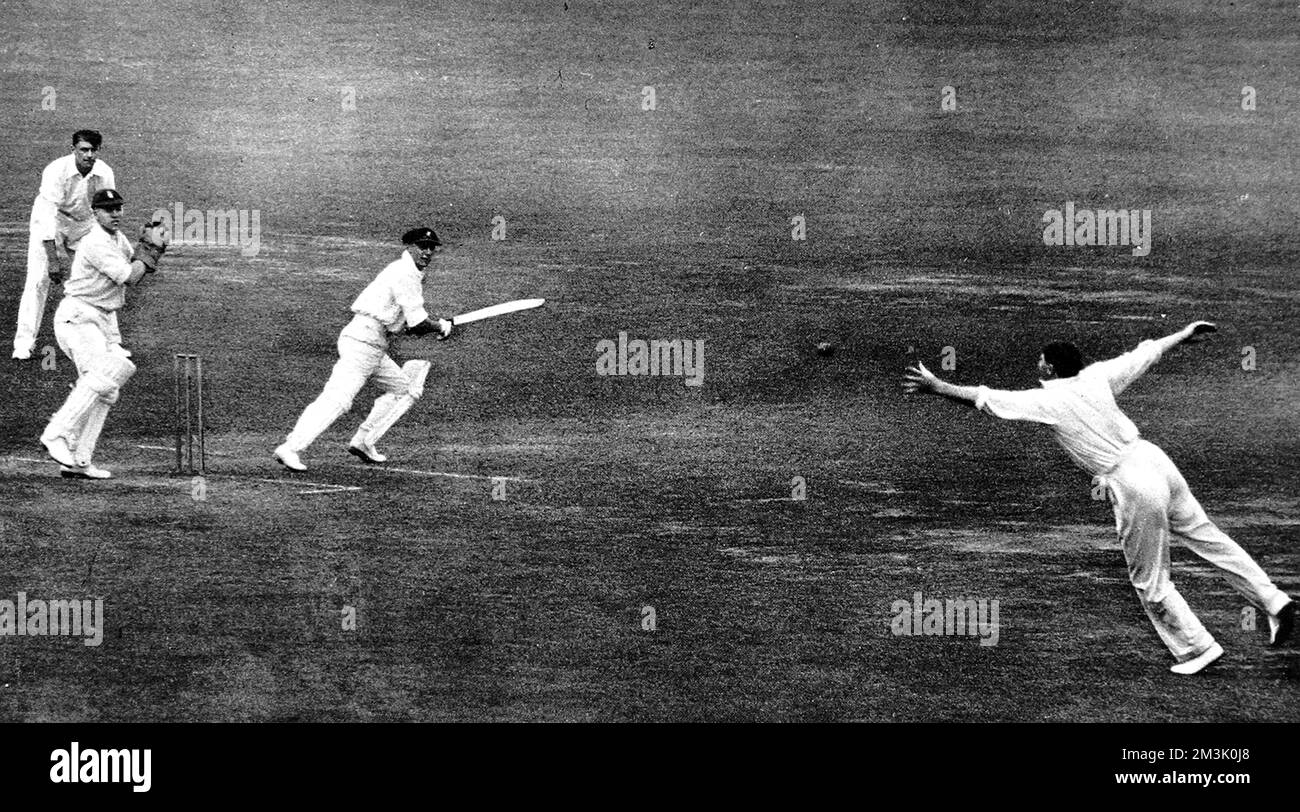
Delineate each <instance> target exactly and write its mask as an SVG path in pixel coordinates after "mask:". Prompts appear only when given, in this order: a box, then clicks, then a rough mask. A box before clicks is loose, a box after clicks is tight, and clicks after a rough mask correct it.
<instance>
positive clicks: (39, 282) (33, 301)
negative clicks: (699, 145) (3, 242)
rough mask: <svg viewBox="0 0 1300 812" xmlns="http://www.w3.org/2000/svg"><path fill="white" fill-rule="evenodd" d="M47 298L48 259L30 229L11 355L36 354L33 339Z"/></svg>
mask: <svg viewBox="0 0 1300 812" xmlns="http://www.w3.org/2000/svg"><path fill="white" fill-rule="evenodd" d="M49 295H50V267H49V258H48V257H46V255H45V246H44V244H42V243H41V241H40V240H38V239H36V233H35V231H34V230H33V231H32V232H31V233H30V234H29V236H28V238H27V282H26V283H25V284H24V285H23V296H22V299H21V300H19V302H18V325H17V327H15V328H14V352H19V353H32V352H35V351H36V336H37V335H38V334H39V333H40V332H41V319H42V318H44V316H45V301H46V299H47V298H49Z"/></svg>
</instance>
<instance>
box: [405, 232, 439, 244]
mask: <svg viewBox="0 0 1300 812" xmlns="http://www.w3.org/2000/svg"><path fill="white" fill-rule="evenodd" d="M402 245H442V240H440V239H438V235H437V234H435V233H433V229H431V228H413V229H411V230H410V231H408V232H406V233H405V234H403V235H402Z"/></svg>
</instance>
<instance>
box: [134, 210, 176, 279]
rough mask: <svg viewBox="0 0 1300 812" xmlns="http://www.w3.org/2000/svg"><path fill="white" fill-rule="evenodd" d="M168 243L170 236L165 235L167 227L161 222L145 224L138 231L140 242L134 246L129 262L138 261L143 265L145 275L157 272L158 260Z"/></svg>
mask: <svg viewBox="0 0 1300 812" xmlns="http://www.w3.org/2000/svg"><path fill="white" fill-rule="evenodd" d="M169 242H171V236H170V235H169V234H168V233H167V226H166V225H165V224H163V222H162V221H161V220H154V221H153V222H150V223H145V224H144V226H143V227H142V228H141V229H140V241H139V242H137V243H136V244H135V252H134V253H132V254H131V261H132V262H135V261H136V260H140V262H142V263H143V264H144V269H145V273H153V272H154V271H157V270H158V260H159V259H160V258H162V255H163V252H164V251H166V250H167V244H168V243H169Z"/></svg>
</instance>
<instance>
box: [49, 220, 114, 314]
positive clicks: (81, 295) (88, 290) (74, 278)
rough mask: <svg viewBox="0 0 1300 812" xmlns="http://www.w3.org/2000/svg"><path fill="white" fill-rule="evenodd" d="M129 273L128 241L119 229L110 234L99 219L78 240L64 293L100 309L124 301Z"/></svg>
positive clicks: (109, 309)
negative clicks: (100, 223) (79, 241)
mask: <svg viewBox="0 0 1300 812" xmlns="http://www.w3.org/2000/svg"><path fill="white" fill-rule="evenodd" d="M130 277H131V243H130V241H128V240H127V238H126V237H125V236H123V234H122V232H121V231H117V232H114V233H112V234H110V233H109V232H108V231H107V230H106V229H105V228H104V227H103V226H101V225H99V224H98V223H96V224H95V227H94V228H92V229H91V230H90V233H89V234H87V235H86V236H85V237H84V238H82V240H81V245H80V246H79V247H78V248H77V256H76V258H75V259H73V260H72V271H71V273H69V274H68V281H67V282H64V283H63V294H64V295H65V296H71V297H75V298H77V299H80V300H81V301H83V302H85V303H86V304H89V305H94V306H95V307H97V308H99V309H100V310H105V311H113V310H119V309H121V307H122V305H124V304H126V280H127V279H129V278H130Z"/></svg>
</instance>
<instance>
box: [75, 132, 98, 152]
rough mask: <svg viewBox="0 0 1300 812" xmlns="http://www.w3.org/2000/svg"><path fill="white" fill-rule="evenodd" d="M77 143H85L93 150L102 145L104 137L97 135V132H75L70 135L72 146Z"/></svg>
mask: <svg viewBox="0 0 1300 812" xmlns="http://www.w3.org/2000/svg"><path fill="white" fill-rule="evenodd" d="M78 141H85V142H87V143H88V144H90V145H91V146H92V147H94V148H95V149H99V145H100V144H102V143H104V136H102V135H100V134H99V131H98V130H77V131H76V132H75V133H73V134H72V146H74V147H75V146H76V145H77V142H78Z"/></svg>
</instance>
